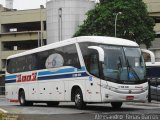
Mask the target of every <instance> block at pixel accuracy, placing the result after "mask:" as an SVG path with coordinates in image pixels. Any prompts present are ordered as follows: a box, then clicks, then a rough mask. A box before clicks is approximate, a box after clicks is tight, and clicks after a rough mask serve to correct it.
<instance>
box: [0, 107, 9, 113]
mask: <svg viewBox="0 0 160 120" xmlns="http://www.w3.org/2000/svg"><path fill="white" fill-rule="evenodd" d="M0 112H2V113H5V114H7V113H8V111H6V110H4V109H2V108H0Z"/></svg>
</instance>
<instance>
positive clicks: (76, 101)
mask: <svg viewBox="0 0 160 120" xmlns="http://www.w3.org/2000/svg"><path fill="white" fill-rule="evenodd" d="M80 100H81V96H80V94H76V96H75V103H76V104H79V103H80Z"/></svg>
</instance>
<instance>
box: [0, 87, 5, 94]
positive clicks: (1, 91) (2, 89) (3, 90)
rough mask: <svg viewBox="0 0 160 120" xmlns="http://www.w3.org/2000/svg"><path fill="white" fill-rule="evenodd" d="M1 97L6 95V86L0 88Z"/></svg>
mask: <svg viewBox="0 0 160 120" xmlns="http://www.w3.org/2000/svg"><path fill="white" fill-rule="evenodd" d="M0 95H5V86H0Z"/></svg>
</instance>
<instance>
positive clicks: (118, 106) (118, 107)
mask: <svg viewBox="0 0 160 120" xmlns="http://www.w3.org/2000/svg"><path fill="white" fill-rule="evenodd" d="M122 104H123V103H122V102H111V105H112V108H113V109H120V108H121V106H122Z"/></svg>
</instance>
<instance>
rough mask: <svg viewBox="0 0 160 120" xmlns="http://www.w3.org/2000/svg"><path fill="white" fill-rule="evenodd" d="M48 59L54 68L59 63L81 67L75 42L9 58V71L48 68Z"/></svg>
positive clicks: (16, 71)
mask: <svg viewBox="0 0 160 120" xmlns="http://www.w3.org/2000/svg"><path fill="white" fill-rule="evenodd" d="M46 61H47V62H48V66H51V67H52V66H53V67H52V68H54V66H56V67H57V64H58V65H61V66H58V67H62V66H73V67H76V68H80V67H81V66H80V62H79V58H78V53H77V49H76V46H75V44H74V45H68V46H64V47H60V48H56V49H51V50H47V51H43V52H38V53H34V54H30V55H26V56H22V57H17V58H13V59H9V60H8V61H7V72H9V73H18V72H26V71H33V70H40V69H46ZM58 62H61V63H58ZM50 64H51V65H50ZM53 64H54V65H53Z"/></svg>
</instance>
